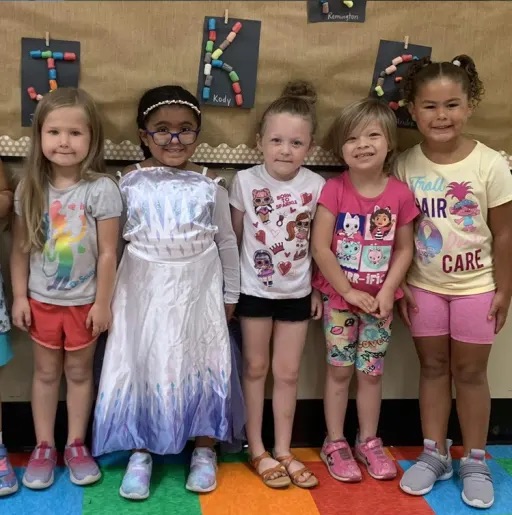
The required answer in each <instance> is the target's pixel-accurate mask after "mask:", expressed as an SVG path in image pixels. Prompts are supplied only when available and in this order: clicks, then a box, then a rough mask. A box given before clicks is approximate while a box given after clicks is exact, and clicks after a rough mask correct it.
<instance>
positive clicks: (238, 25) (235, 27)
mask: <svg viewBox="0 0 512 515" xmlns="http://www.w3.org/2000/svg"><path fill="white" fill-rule="evenodd" d="M231 30H232V31H233V32H236V33H237V34H238V33H239V32H240V31H241V30H242V24H241V23H240V22H239V21H237V22H236V23H235V24H234V25H233V28H232V29H231Z"/></svg>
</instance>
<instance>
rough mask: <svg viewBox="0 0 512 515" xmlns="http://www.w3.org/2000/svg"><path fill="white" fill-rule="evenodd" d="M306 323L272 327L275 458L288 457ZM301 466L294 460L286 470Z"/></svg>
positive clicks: (303, 478) (301, 479)
mask: <svg viewBox="0 0 512 515" xmlns="http://www.w3.org/2000/svg"><path fill="white" fill-rule="evenodd" d="M307 332H308V321H307V320H305V321H304V322H281V321H278V322H276V323H275V328H274V353H273V356H272V373H273V376H274V390H273V394H272V407H273V411H274V431H275V445H274V452H275V455H276V456H288V455H290V453H291V452H290V443H291V439H292V429H293V419H294V416H295V406H296V404H297V385H298V379H299V368H300V361H301V358H302V352H303V350H304V344H305V343H306V335H307ZM303 467H304V465H303V464H302V463H300V462H299V461H297V460H293V461H292V462H291V463H290V464H289V466H288V470H289V472H290V473H293V472H296V471H297V470H300V469H301V468H303ZM310 475H311V474H310V473H304V474H302V475H301V476H300V477H299V481H306V480H307V479H308V477H309V476H310Z"/></svg>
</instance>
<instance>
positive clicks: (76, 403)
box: [64, 343, 96, 445]
mask: <svg viewBox="0 0 512 515" xmlns="http://www.w3.org/2000/svg"><path fill="white" fill-rule="evenodd" d="M95 347H96V343H92V344H91V345H89V346H88V347H86V348H85V349H80V350H75V351H68V352H66V355H65V360H64V373H65V374H66V381H67V399H66V400H67V408H68V445H69V444H71V443H73V442H74V441H75V440H77V439H78V440H80V441H82V442H83V441H84V440H85V435H86V432H87V424H88V423H89V417H90V416H91V407H92V400H93V391H94V380H93V374H92V365H93V359H94V349H95Z"/></svg>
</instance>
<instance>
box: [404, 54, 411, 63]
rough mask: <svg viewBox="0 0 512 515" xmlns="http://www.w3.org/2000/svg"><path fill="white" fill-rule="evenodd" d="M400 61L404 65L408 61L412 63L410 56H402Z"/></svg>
mask: <svg viewBox="0 0 512 515" xmlns="http://www.w3.org/2000/svg"><path fill="white" fill-rule="evenodd" d="M402 60H403V62H404V63H408V62H409V61H412V54H404V55H403V56H402Z"/></svg>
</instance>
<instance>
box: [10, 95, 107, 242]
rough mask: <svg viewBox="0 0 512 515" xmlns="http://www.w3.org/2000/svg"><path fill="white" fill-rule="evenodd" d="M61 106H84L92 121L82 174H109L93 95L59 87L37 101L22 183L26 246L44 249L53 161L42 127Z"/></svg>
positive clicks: (90, 176)
mask: <svg viewBox="0 0 512 515" xmlns="http://www.w3.org/2000/svg"><path fill="white" fill-rule="evenodd" d="M61 107H81V108H82V109H83V110H84V112H85V115H86V116H87V120H88V123H89V130H90V132H91V143H90V146H89V152H88V154H87V157H86V158H85V159H84V160H83V162H82V163H81V167H80V178H81V179H83V180H86V181H94V180H96V179H98V178H100V177H103V176H105V175H106V167H105V161H104V155H103V144H104V137H103V126H102V124H101V119H100V116H99V112H98V108H97V107H96V104H95V103H94V100H93V99H92V97H91V96H90V95H89V94H88V93H86V92H85V91H83V90H81V89H77V88H58V89H56V90H55V91H52V92H51V93H48V94H46V95H45V96H44V97H43V98H42V99H41V100H40V102H39V103H38V105H37V108H36V111H35V114H34V120H33V123H32V145H31V148H30V152H29V154H28V156H27V160H26V166H25V174H24V177H23V179H22V181H21V183H20V194H19V199H20V208H21V218H22V226H23V249H24V250H25V251H26V252H28V251H30V250H32V249H34V248H35V249H38V250H42V249H43V247H44V243H45V234H44V229H45V228H44V226H43V225H44V224H43V216H44V213H45V211H46V209H47V207H48V206H47V194H48V183H49V178H50V171H51V163H50V161H48V159H47V158H46V157H45V155H44V154H43V151H42V146H41V129H42V126H43V123H44V121H45V120H46V117H47V116H48V115H49V114H50V113H51V112H52V111H54V110H55V109H59V108H61Z"/></svg>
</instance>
